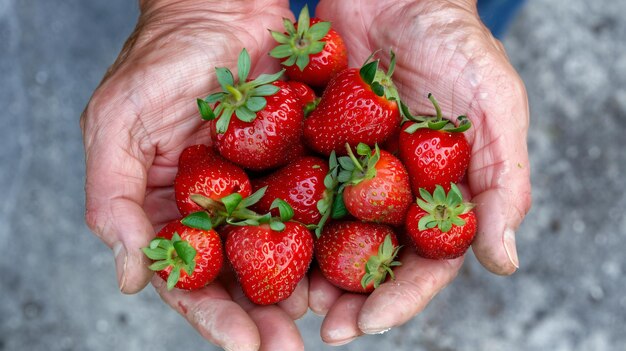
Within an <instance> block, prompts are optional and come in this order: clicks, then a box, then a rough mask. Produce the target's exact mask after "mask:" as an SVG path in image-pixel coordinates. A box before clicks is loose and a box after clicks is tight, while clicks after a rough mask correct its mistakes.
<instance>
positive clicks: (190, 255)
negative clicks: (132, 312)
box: [142, 220, 224, 290]
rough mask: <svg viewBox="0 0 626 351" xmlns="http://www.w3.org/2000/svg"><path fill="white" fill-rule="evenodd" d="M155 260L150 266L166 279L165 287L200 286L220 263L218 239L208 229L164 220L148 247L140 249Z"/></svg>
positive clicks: (205, 283)
mask: <svg viewBox="0 0 626 351" xmlns="http://www.w3.org/2000/svg"><path fill="white" fill-rule="evenodd" d="M142 250H143V252H144V254H145V255H146V256H148V257H149V258H150V259H152V260H155V262H154V263H153V264H152V265H151V266H150V269H151V270H153V271H156V273H157V274H158V275H159V277H161V278H162V279H163V280H165V281H166V282H167V289H168V290H171V289H173V288H174V287H176V288H178V289H183V290H195V289H200V288H202V287H204V286H206V285H207V284H209V283H211V282H212V281H213V280H214V279H215V277H217V275H218V274H219V272H220V269H221V268H222V264H223V262H224V254H223V252H222V241H221V240H220V237H219V235H218V234H217V232H215V231H214V230H212V229H208V230H205V229H197V228H191V227H188V226H186V225H184V224H182V223H181V221H180V220H175V221H172V222H170V223H168V224H167V225H166V226H165V227H164V228H163V229H161V231H159V233H158V234H157V237H156V238H155V239H154V240H152V241H151V242H150V246H149V247H146V248H143V249H142Z"/></svg>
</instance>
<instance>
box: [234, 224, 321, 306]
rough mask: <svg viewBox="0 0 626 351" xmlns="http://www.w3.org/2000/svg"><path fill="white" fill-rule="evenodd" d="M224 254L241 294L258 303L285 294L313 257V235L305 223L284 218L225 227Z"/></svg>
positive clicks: (289, 290) (272, 300)
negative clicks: (280, 223)
mask: <svg viewBox="0 0 626 351" xmlns="http://www.w3.org/2000/svg"><path fill="white" fill-rule="evenodd" d="M226 255H227V256H228V260H229V261H230V263H231V265H232V267H233V269H234V271H235V274H236V275H237V280H238V281H239V283H240V285H241V288H242V289H243V292H244V294H245V295H246V296H247V297H248V298H249V299H250V301H252V302H254V303H256V304H259V305H269V304H274V303H277V302H280V301H282V300H284V299H286V298H288V297H289V296H290V295H291V293H293V291H294V290H295V288H296V286H297V285H298V283H299V282H300V280H301V279H302V278H303V277H304V275H305V274H306V272H307V270H308V267H309V264H310V263H311V259H312V257H313V237H312V235H311V233H310V232H309V230H308V229H307V228H306V226H304V224H301V223H298V222H285V223H284V228H283V230H282V231H277V230H274V229H272V228H271V227H270V225H268V224H261V225H259V226H237V227H229V228H228V237H227V239H226Z"/></svg>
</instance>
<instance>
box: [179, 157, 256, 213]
mask: <svg viewBox="0 0 626 351" xmlns="http://www.w3.org/2000/svg"><path fill="white" fill-rule="evenodd" d="M251 192H252V187H251V186H250V180H249V179H248V176H247V175H246V173H245V172H244V171H243V170H242V169H241V168H239V167H237V166H235V165H234V164H232V163H231V162H229V161H227V160H225V159H224V158H222V157H221V156H220V155H218V154H216V153H214V152H213V151H212V150H211V149H210V148H209V147H207V146H206V145H194V146H189V147H187V148H186V149H185V150H183V152H182V153H181V155H180V157H179V159H178V173H177V174H176V178H175V179H174V196H175V198H176V205H177V206H178V210H179V211H180V213H181V214H182V215H183V216H187V215H188V214H190V213H192V212H196V211H200V210H202V207H201V206H199V205H198V204H197V203H196V202H194V201H193V200H192V196H191V195H194V194H198V195H202V196H205V197H208V198H210V199H213V200H219V199H221V198H223V197H224V196H226V195H229V194H232V193H240V194H241V195H242V196H243V197H247V196H249V195H250V193H251Z"/></svg>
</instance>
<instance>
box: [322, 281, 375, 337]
mask: <svg viewBox="0 0 626 351" xmlns="http://www.w3.org/2000/svg"><path fill="white" fill-rule="evenodd" d="M366 299H367V295H360V294H351V293H345V294H343V295H341V296H340V297H339V299H337V300H336V301H335V303H334V304H333V306H332V307H331V309H330V310H329V311H328V314H326V317H325V318H324V321H323V322H322V327H321V330H320V334H321V336H322V340H323V341H324V342H325V343H327V344H329V345H333V346H339V345H345V344H347V343H349V342H351V341H352V340H354V339H356V338H357V337H359V336H360V335H363V332H362V331H361V330H360V329H359V326H358V323H357V320H358V315H359V311H360V310H361V307H362V306H363V304H364V303H365V300H366Z"/></svg>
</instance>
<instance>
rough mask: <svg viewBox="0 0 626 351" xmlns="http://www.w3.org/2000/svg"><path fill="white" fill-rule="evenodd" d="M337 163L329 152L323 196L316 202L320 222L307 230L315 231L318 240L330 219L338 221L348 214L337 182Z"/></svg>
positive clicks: (335, 158) (333, 155)
mask: <svg viewBox="0 0 626 351" xmlns="http://www.w3.org/2000/svg"><path fill="white" fill-rule="evenodd" d="M339 168H340V167H339V163H338V162H337V156H336V155H335V151H333V152H331V154H330V157H329V159H328V173H327V174H326V177H324V186H325V187H326V190H324V195H323V196H322V198H321V199H320V200H319V201H318V202H317V210H318V211H319V213H320V214H321V215H322V218H321V219H320V221H319V222H318V223H317V224H316V225H313V226H312V227H311V228H309V229H315V235H316V236H317V238H319V237H320V236H321V235H322V230H323V229H324V225H325V224H326V222H328V220H329V219H330V218H332V219H339V218H342V217H344V216H346V215H347V214H348V210H347V209H346V206H345V204H344V203H343V196H342V195H341V192H340V184H339V181H338V179H337V178H338V175H339Z"/></svg>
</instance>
